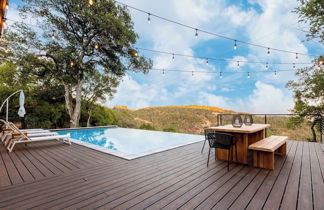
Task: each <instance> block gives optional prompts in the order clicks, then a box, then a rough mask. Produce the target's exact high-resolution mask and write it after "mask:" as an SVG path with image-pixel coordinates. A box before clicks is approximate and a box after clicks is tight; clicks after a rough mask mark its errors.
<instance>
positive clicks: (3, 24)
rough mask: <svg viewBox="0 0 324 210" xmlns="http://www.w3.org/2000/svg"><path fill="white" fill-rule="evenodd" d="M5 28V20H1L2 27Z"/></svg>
mask: <svg viewBox="0 0 324 210" xmlns="http://www.w3.org/2000/svg"><path fill="white" fill-rule="evenodd" d="M6 26H7V23H6V18H3V19H2V27H3V28H5V27H6Z"/></svg>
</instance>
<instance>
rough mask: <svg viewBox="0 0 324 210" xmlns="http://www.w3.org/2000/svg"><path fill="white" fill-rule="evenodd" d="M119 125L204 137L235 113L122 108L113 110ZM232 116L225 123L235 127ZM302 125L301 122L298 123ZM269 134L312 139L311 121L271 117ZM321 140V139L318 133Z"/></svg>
mask: <svg viewBox="0 0 324 210" xmlns="http://www.w3.org/2000/svg"><path fill="white" fill-rule="evenodd" d="M113 111H114V113H115V116H116V119H117V122H118V123H117V124H118V125H119V126H121V127H130V128H139V127H140V126H141V125H143V124H144V123H145V124H151V125H152V126H153V127H154V128H156V129H157V130H165V129H169V128H172V129H175V130H176V131H177V132H180V133H192V134H203V127H205V126H214V125H216V124H217V115H218V114H220V113H227V114H232V113H234V112H233V111H231V110H224V109H221V108H217V107H208V106H195V105H187V106H163V107H147V108H143V109H138V110H131V109H128V108H127V107H126V106H118V107H114V109H113ZM253 119H254V123H265V118H264V116H254V117H253ZM231 121H232V116H230V115H229V116H223V124H231ZM297 122H298V123H297ZM267 123H268V124H271V127H270V128H269V129H267V135H268V136H269V135H284V136H288V137H289V139H292V140H311V139H312V133H311V129H310V122H308V121H307V120H303V121H301V122H300V119H299V118H294V117H291V116H273V115H272V116H271V115H268V116H267ZM317 134H318V135H317V139H318V140H319V139H320V136H319V132H317Z"/></svg>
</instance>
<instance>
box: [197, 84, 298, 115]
mask: <svg viewBox="0 0 324 210" xmlns="http://www.w3.org/2000/svg"><path fill="white" fill-rule="evenodd" d="M255 87H256V88H255V89H254V91H253V92H252V94H250V95H249V96H247V97H244V98H243V97H242V98H234V99H233V98H229V97H224V96H219V95H215V94H211V93H206V92H202V93H201V94H200V97H199V104H201V105H208V106H215V107H221V108H224V109H232V110H235V111H240V112H249V113H254V114H263V113H269V114H275V113H278V114H285V113H289V110H291V109H292V108H293V101H292V96H291V94H289V93H287V92H286V91H284V90H282V89H280V88H276V87H274V86H273V85H269V84H265V83H262V82H260V81H257V82H256V83H255Z"/></svg>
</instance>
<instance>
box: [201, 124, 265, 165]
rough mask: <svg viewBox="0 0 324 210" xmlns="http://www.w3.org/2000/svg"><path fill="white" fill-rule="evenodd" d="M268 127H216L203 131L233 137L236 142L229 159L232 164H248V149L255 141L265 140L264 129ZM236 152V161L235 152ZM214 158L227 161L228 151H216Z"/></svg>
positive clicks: (258, 125)
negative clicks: (227, 134)
mask: <svg viewBox="0 0 324 210" xmlns="http://www.w3.org/2000/svg"><path fill="white" fill-rule="evenodd" d="M268 127H270V124H252V125H249V126H247V125H243V126H242V127H240V128H236V127H233V126H232V125H231V124H230V125H223V126H216V127H206V128H204V129H205V131H217V132H222V133H229V134H233V135H234V139H235V141H236V143H235V147H234V148H233V150H232V151H233V152H231V156H230V159H231V161H233V162H237V163H243V164H248V160H249V157H248V156H249V155H248V154H249V152H248V147H249V145H250V144H253V143H255V142H257V141H260V140H262V139H264V138H265V129H266V128H268ZM235 150H236V151H237V159H236V154H235V152H236V151H235ZM215 158H216V159H217V160H227V159H228V150H224V149H219V148H217V149H216V152H215Z"/></svg>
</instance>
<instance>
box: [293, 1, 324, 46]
mask: <svg viewBox="0 0 324 210" xmlns="http://www.w3.org/2000/svg"><path fill="white" fill-rule="evenodd" d="M299 2H300V5H299V7H297V8H296V10H295V12H296V13H298V14H299V21H300V22H304V23H307V24H309V26H310V28H309V32H308V34H307V37H308V38H309V39H313V38H319V39H320V41H321V42H322V43H324V3H323V0H299Z"/></svg>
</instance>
